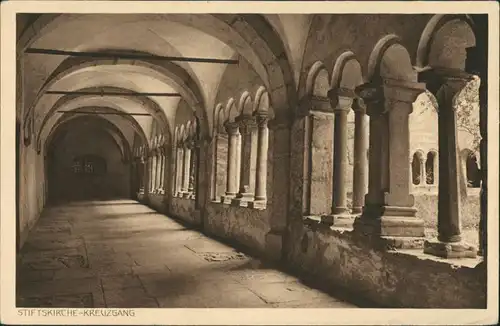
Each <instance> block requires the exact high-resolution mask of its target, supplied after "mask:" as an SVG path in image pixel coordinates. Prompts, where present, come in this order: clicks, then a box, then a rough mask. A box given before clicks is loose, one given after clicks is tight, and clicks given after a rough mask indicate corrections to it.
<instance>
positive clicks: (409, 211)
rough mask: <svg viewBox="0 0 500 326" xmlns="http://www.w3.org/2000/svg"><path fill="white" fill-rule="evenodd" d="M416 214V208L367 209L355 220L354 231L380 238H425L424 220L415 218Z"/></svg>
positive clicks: (385, 207)
mask: <svg viewBox="0 0 500 326" xmlns="http://www.w3.org/2000/svg"><path fill="white" fill-rule="evenodd" d="M377 212H381V213H382V214H383V215H379V214H377ZM415 212H416V210H415V209H414V208H409V207H393V206H384V207H380V208H378V209H365V211H364V212H363V213H362V214H361V215H360V216H359V217H357V218H356V219H355V221H354V231H356V232H359V233H362V234H364V235H367V236H378V237H382V236H388V237H419V238H421V237H425V228H424V220H423V219H421V218H416V217H414V216H415Z"/></svg>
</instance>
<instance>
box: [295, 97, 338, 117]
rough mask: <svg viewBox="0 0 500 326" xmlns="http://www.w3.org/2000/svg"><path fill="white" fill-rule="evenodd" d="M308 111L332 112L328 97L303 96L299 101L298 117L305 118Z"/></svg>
mask: <svg viewBox="0 0 500 326" xmlns="http://www.w3.org/2000/svg"><path fill="white" fill-rule="evenodd" d="M310 111H320V112H332V107H331V105H330V100H329V98H328V97H324V96H317V95H311V94H308V95H305V96H303V97H302V98H301V99H300V101H299V110H298V113H299V116H307V115H309V112H310Z"/></svg>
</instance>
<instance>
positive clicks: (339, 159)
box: [329, 90, 354, 217]
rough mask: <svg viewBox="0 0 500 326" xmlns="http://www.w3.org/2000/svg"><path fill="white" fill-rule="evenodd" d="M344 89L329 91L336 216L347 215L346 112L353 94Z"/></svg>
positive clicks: (333, 205)
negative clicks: (332, 124)
mask: <svg viewBox="0 0 500 326" xmlns="http://www.w3.org/2000/svg"><path fill="white" fill-rule="evenodd" d="M344 93H345V92H344V90H332V91H330V92H329V96H330V97H332V96H333V97H335V98H334V99H332V100H333V101H334V103H333V104H332V109H333V111H334V113H335V129H334V136H333V139H334V141H333V142H334V145H333V149H334V150H333V203H332V215H333V216H338V217H349V216H350V214H349V210H348V208H347V188H346V177H347V166H348V164H349V162H348V159H347V155H348V153H347V114H348V113H349V110H350V109H351V105H352V101H353V97H354V94H350V95H351V96H347V95H348V94H344Z"/></svg>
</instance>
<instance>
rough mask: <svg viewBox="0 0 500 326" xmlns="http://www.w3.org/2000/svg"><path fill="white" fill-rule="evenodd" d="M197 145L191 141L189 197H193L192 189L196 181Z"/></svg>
mask: <svg viewBox="0 0 500 326" xmlns="http://www.w3.org/2000/svg"><path fill="white" fill-rule="evenodd" d="M197 157H198V155H197V146H196V143H195V142H192V143H191V161H190V165H189V186H188V192H189V196H190V197H191V198H194V189H195V182H196V172H197V171H196V170H197V169H196V161H197Z"/></svg>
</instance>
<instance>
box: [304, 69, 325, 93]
mask: <svg viewBox="0 0 500 326" xmlns="http://www.w3.org/2000/svg"><path fill="white" fill-rule="evenodd" d="M329 90H330V74H329V72H328V70H327V69H326V66H325V64H324V63H323V62H321V61H316V62H315V63H314V64H313V65H312V66H311V68H310V69H309V73H308V74H307V79H306V94H307V95H313V96H321V97H327V94H328V91H329Z"/></svg>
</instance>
